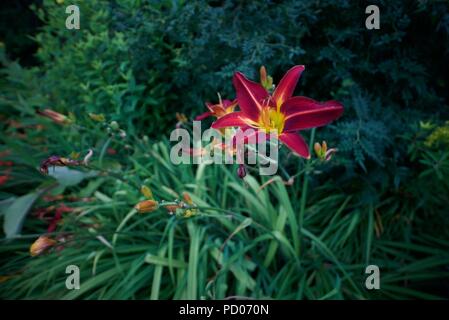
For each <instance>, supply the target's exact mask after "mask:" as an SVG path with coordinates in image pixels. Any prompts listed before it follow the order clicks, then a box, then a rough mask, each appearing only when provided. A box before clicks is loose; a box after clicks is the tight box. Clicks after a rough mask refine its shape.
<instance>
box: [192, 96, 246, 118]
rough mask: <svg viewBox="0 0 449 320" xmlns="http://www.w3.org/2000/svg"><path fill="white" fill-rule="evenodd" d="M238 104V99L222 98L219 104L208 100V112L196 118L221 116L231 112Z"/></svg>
mask: <svg viewBox="0 0 449 320" xmlns="http://www.w3.org/2000/svg"><path fill="white" fill-rule="evenodd" d="M236 106H237V100H234V101H231V100H227V99H225V100H221V99H220V102H219V103H217V104H212V103H210V102H206V107H207V108H208V109H209V111H208V112H205V113H202V114H200V115H199V116H197V117H196V118H195V120H203V119H205V118H207V117H210V116H214V117H216V118H218V119H219V118H221V117H223V116H225V115H227V114H230V113H232V112H233V111H234V109H235V107H236Z"/></svg>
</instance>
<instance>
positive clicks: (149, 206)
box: [134, 200, 159, 213]
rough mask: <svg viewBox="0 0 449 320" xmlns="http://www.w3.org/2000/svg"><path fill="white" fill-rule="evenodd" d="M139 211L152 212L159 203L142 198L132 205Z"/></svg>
mask: <svg viewBox="0 0 449 320" xmlns="http://www.w3.org/2000/svg"><path fill="white" fill-rule="evenodd" d="M134 208H135V209H136V210H137V211H138V212H139V213H146V212H152V211H155V210H157V209H158V208H159V203H158V202H157V201H155V200H144V201H141V202H139V203H138V204H136V205H135V207H134Z"/></svg>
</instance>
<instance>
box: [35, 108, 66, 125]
mask: <svg viewBox="0 0 449 320" xmlns="http://www.w3.org/2000/svg"><path fill="white" fill-rule="evenodd" d="M37 113H38V114H40V115H41V116H44V117H47V118H49V119H51V120H53V121H54V122H56V123H59V124H66V123H69V122H70V119H69V118H68V117H67V116H65V115H63V114H61V113H59V112H56V111H53V110H51V109H44V110H43V111H37Z"/></svg>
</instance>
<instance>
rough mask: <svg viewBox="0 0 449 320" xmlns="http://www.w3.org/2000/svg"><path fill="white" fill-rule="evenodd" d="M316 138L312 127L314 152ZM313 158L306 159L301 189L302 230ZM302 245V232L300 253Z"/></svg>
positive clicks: (311, 142)
mask: <svg viewBox="0 0 449 320" xmlns="http://www.w3.org/2000/svg"><path fill="white" fill-rule="evenodd" d="M314 139H315V128H313V129H312V132H311V133H310V141H309V152H310V153H311V152H312V146H313V140H314ZM311 162H312V160H311V159H307V160H306V170H305V171H304V176H303V178H304V180H303V183H302V191H301V204H300V209H299V219H298V224H299V230H302V228H303V225H304V212H305V210H306V202H307V189H308V186H309V171H310V164H311ZM301 247H302V234H300V235H299V246H298V255H299V256H300V255H301V253H302V252H301Z"/></svg>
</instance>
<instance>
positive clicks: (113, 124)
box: [109, 121, 120, 130]
mask: <svg viewBox="0 0 449 320" xmlns="http://www.w3.org/2000/svg"><path fill="white" fill-rule="evenodd" d="M109 126H110V127H111V129H112V130H118V129H120V126H119V125H118V123H117V121H111V123H110V124H109Z"/></svg>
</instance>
